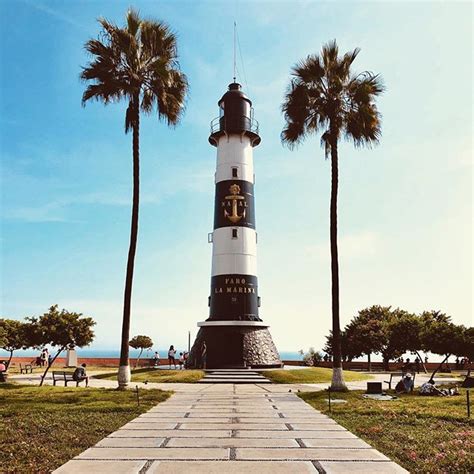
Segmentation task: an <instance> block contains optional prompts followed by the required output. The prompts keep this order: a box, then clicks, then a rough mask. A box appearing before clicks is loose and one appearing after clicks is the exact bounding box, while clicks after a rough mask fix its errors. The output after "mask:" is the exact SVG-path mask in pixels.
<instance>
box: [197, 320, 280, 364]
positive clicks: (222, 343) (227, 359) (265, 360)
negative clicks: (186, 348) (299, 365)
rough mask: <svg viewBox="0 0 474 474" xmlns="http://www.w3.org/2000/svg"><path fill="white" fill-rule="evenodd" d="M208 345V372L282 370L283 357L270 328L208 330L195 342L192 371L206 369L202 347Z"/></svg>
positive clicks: (231, 327) (234, 327) (201, 329)
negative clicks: (218, 370) (230, 369)
mask: <svg viewBox="0 0 474 474" xmlns="http://www.w3.org/2000/svg"><path fill="white" fill-rule="evenodd" d="M204 341H206V346H207V364H206V368H208V369H224V368H245V367H250V368H255V369H257V368H279V367H282V362H281V360H280V355H279V354H278V350H277V348H276V346H275V344H274V342H273V339H272V336H271V335H270V331H269V330H268V327H267V326H260V327H259V326H257V327H255V326H243V325H242V326H241V325H239V326H233V325H229V326H204V327H201V328H200V329H199V332H198V334H197V336H196V340H195V341H194V345H193V347H192V349H191V352H190V354H189V359H188V367H190V368H200V367H202V360H201V351H202V344H203V342H204Z"/></svg>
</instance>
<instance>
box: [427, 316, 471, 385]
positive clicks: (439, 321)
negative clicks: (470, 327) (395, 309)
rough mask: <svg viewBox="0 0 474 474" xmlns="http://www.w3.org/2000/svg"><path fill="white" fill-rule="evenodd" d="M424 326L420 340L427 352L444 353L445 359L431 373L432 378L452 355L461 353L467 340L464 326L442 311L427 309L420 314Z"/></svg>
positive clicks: (431, 378)
mask: <svg viewBox="0 0 474 474" xmlns="http://www.w3.org/2000/svg"><path fill="white" fill-rule="evenodd" d="M420 318H421V320H422V327H421V332H420V340H421V345H422V347H423V350H424V351H425V352H428V351H429V352H433V353H434V354H439V355H443V356H444V359H443V360H442V362H441V363H440V364H439V365H438V367H436V368H435V370H434V371H433V373H432V374H431V377H430V380H433V379H434V376H435V375H436V373H437V372H438V371H439V369H440V368H441V367H442V365H443V364H444V363H445V362H446V361H447V360H448V359H449V357H450V356H451V355H453V354H454V355H460V352H462V351H463V346H464V341H465V328H464V326H457V325H455V324H453V323H452V322H451V317H450V316H447V315H446V314H444V313H441V312H440V311H425V312H423V313H422V314H421V315H420Z"/></svg>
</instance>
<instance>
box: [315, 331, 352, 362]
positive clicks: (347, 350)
mask: <svg viewBox="0 0 474 474" xmlns="http://www.w3.org/2000/svg"><path fill="white" fill-rule="evenodd" d="M333 340H334V338H333V337H332V331H329V336H326V344H325V346H324V348H323V351H324V352H325V353H326V354H328V355H330V356H331V357H333V356H334V352H333V349H332V348H333ZM340 341H341V358H342V360H343V361H344V362H351V360H352V359H354V357H357V356H356V354H355V350H354V348H353V347H352V341H351V340H349V338H348V337H347V333H346V331H345V330H343V331H341V333H340Z"/></svg>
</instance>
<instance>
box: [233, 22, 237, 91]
mask: <svg viewBox="0 0 474 474" xmlns="http://www.w3.org/2000/svg"><path fill="white" fill-rule="evenodd" d="M236 29H237V23H236V22H235V21H234V82H235V80H236V73H235V72H236V70H237V62H236V55H235V43H236V42H235V37H236V33H235V32H236Z"/></svg>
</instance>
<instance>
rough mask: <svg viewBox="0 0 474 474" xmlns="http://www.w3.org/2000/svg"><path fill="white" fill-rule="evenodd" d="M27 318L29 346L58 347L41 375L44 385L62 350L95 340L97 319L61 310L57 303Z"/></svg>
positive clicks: (81, 345) (84, 344)
mask: <svg viewBox="0 0 474 474" xmlns="http://www.w3.org/2000/svg"><path fill="white" fill-rule="evenodd" d="M27 320H28V321H29V323H28V328H27V331H28V337H29V342H28V345H29V346H32V347H37V348H40V347H44V346H46V345H50V346H53V347H55V348H56V354H55V355H54V356H53V358H52V360H51V363H49V362H48V364H47V365H46V369H45V371H44V373H43V375H42V376H41V382H40V386H41V385H43V382H44V380H45V378H46V375H47V373H48V370H49V368H50V367H51V365H53V364H54V361H55V360H56V359H57V358H58V356H59V354H61V352H63V351H64V350H66V349H67V348H68V347H84V346H88V345H89V344H90V343H91V342H92V341H93V340H94V332H93V331H92V326H94V325H95V321H94V320H93V319H92V318H90V317H83V315H82V314H81V313H71V312H69V311H66V310H65V309H62V310H61V311H60V310H59V309H58V305H57V304H56V305H54V306H51V307H50V308H49V311H48V312H47V313H44V314H43V315H42V316H40V317H39V318H36V317H32V318H27Z"/></svg>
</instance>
